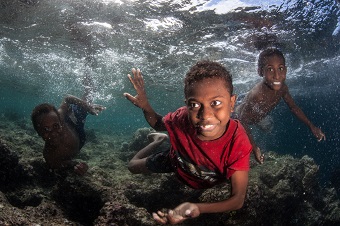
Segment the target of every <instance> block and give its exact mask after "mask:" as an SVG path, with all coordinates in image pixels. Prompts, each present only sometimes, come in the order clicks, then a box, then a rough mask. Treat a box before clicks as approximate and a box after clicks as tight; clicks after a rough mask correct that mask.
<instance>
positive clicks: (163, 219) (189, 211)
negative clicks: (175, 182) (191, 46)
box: [152, 202, 200, 224]
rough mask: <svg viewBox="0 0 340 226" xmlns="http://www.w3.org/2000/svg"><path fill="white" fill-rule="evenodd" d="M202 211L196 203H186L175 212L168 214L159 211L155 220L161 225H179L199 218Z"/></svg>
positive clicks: (171, 211) (154, 214) (155, 214)
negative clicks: (190, 219)
mask: <svg viewBox="0 0 340 226" xmlns="http://www.w3.org/2000/svg"><path fill="white" fill-rule="evenodd" d="M199 215H200V211H199V209H198V206H197V205H196V204H194V203H189V202H185V203H182V204H181V205H179V206H177V207H176V208H175V209H174V210H169V211H168V213H164V212H162V211H157V213H153V214H152V216H153V218H154V219H155V220H156V221H157V222H158V223H161V224H167V223H170V224H178V223H181V222H183V221H184V220H186V219H188V218H194V217H198V216H199Z"/></svg>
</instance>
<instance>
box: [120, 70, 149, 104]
mask: <svg viewBox="0 0 340 226" xmlns="http://www.w3.org/2000/svg"><path fill="white" fill-rule="evenodd" d="M132 73H133V77H132V76H131V75H130V74H128V78H129V80H130V82H131V83H132V84H133V87H134V88H135V90H136V91H137V95H136V96H132V95H131V94H129V93H124V96H125V97H126V98H127V99H128V100H129V101H131V102H132V103H133V104H134V105H136V106H137V107H139V108H142V109H145V108H146V107H147V106H148V105H149V102H148V99H147V96H146V92H145V89H144V79H143V76H142V73H141V71H140V70H139V69H137V70H136V69H134V68H132Z"/></svg>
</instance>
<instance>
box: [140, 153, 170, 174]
mask: <svg viewBox="0 0 340 226" xmlns="http://www.w3.org/2000/svg"><path fill="white" fill-rule="evenodd" d="M169 154H170V149H169V150H167V151H160V152H157V153H155V154H152V155H150V156H149V157H148V158H147V159H146V163H145V164H146V167H147V168H148V170H150V171H151V172H153V173H171V172H173V168H172V165H171V162H170V156H169Z"/></svg>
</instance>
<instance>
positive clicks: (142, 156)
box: [128, 133, 168, 174]
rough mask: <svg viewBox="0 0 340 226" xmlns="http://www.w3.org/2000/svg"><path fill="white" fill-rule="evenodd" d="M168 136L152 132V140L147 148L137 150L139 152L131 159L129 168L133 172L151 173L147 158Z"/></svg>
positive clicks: (150, 135) (150, 138)
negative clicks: (147, 165)
mask: <svg viewBox="0 0 340 226" xmlns="http://www.w3.org/2000/svg"><path fill="white" fill-rule="evenodd" d="M167 137H168V136H167V135H166V134H164V133H150V134H149V135H148V139H149V141H150V142H151V143H150V144H149V145H147V146H146V147H145V148H143V149H141V150H140V151H138V152H137V154H136V155H135V156H134V157H133V158H132V159H131V160H130V162H129V164H128V169H129V170H130V172H131V173H135V174H138V173H150V170H148V168H147V167H146V159H147V157H148V156H150V155H151V154H152V152H153V151H154V150H155V149H156V148H157V147H158V146H159V145H161V144H162V143H163V142H164V141H165V140H166V138H167Z"/></svg>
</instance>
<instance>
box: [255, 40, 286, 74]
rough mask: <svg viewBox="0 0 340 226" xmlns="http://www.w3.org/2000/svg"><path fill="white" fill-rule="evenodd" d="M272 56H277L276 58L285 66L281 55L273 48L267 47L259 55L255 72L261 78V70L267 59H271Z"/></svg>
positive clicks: (284, 60)
mask: <svg viewBox="0 0 340 226" xmlns="http://www.w3.org/2000/svg"><path fill="white" fill-rule="evenodd" d="M273 56H277V57H279V58H281V59H282V60H283V64H284V65H286V59H285V57H284V56H283V53H282V52H281V51H280V50H279V49H277V48H275V47H269V48H267V49H265V50H263V51H262V52H261V53H260V55H259V58H258V62H257V72H258V74H259V75H260V76H263V69H264V67H265V65H266V64H267V62H268V58H271V57H273Z"/></svg>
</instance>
